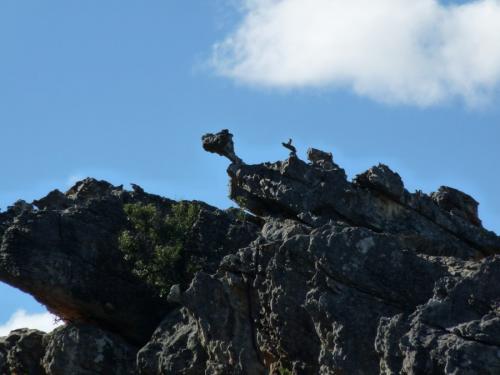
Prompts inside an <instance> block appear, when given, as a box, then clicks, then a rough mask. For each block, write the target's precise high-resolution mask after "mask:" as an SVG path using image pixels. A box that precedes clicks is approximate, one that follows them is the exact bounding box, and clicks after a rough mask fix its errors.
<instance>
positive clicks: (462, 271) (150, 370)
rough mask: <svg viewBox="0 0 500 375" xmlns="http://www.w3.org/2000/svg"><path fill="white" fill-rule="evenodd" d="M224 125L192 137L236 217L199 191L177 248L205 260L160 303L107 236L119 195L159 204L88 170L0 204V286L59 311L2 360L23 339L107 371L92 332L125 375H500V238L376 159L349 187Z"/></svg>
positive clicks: (315, 154)
mask: <svg viewBox="0 0 500 375" xmlns="http://www.w3.org/2000/svg"><path fill="white" fill-rule="evenodd" d="M229 135H230V133H229V132H221V133H217V134H215V135H214V134H210V135H208V136H207V137H204V147H205V149H207V150H208V151H210V152H215V153H218V154H220V155H223V156H226V157H229V158H230V160H231V161H232V163H231V165H230V166H229V168H228V174H229V177H230V196H231V198H232V199H233V200H234V201H235V202H237V203H238V204H239V205H240V206H241V207H243V208H244V209H245V210H246V211H247V212H248V214H246V216H244V217H243V216H242V212H241V211H237V210H226V211H221V210H217V209H215V208H213V207H210V206H208V205H204V204H203V203H201V202H199V204H200V205H201V206H202V210H201V212H200V215H199V217H198V219H197V221H196V223H195V225H194V226H193V228H192V232H191V233H190V237H189V241H187V242H186V243H185V249H184V250H185V251H186V252H187V253H188V254H189V256H190V257H192V259H193V260H194V261H195V263H196V264H197V266H199V269H200V271H199V272H197V273H196V274H195V276H194V278H193V279H192V280H185V284H186V285H184V286H183V285H177V286H175V287H173V288H172V290H171V293H170V295H169V296H170V297H169V300H170V303H168V302H165V301H164V300H156V299H155V297H154V296H153V295H151V294H148V290H147V288H145V286H144V285H143V284H141V282H140V281H138V280H136V279H134V278H132V277H131V275H130V274H129V273H127V272H128V270H127V268H126V267H125V266H124V265H123V263H122V260H121V259H120V257H119V256H118V253H117V252H116V249H115V247H114V243H113V241H112V240H110V239H111V238H113V236H116V233H117V232H118V231H119V230H121V229H123V228H124V225H125V224H124V223H123V217H122V216H121V215H122V214H121V213H120V212H121V211H122V205H123V204H124V202H136V201H141V202H153V203H154V204H156V205H157V206H158V207H163V208H162V209H165V210H166V211H168V209H169V207H170V205H171V204H172V201H169V200H167V199H163V198H160V197H156V196H153V195H149V194H147V193H145V192H144V191H143V190H142V189H140V188H139V187H138V186H135V187H134V189H133V190H134V191H133V192H128V191H125V190H123V189H122V188H120V187H113V186H111V185H109V184H107V183H105V182H98V181H95V180H86V181H84V182H82V183H79V184H77V185H76V186H75V187H74V188H72V189H71V190H70V191H69V192H67V193H64V194H63V195H61V194H62V193H61V194H60V193H57V192H56V193H54V192H53V193H51V195H50V196H49V197H47V198H46V199H42V200H40V201H37V202H35V203H36V204H37V205H39V207H40V209H39V210H36V209H35V208H34V207H33V206H32V205H30V204H28V203H26V202H22V201H20V202H17V203H16V204H15V205H14V206H13V207H12V208H11V209H9V210H8V211H7V212H4V213H0V235H2V245H1V248H0V279H2V280H5V281H7V282H10V283H11V284H13V285H15V286H18V287H21V288H23V289H24V290H27V291H28V292H30V293H32V294H33V295H34V296H35V297H36V298H38V299H39V300H40V301H42V302H44V303H46V304H47V305H48V306H49V308H51V310H53V311H55V312H56V313H59V314H60V315H62V316H63V317H66V318H67V320H70V321H72V322H71V323H70V324H69V325H68V326H67V327H65V328H63V329H59V330H57V331H56V332H54V333H52V334H49V335H46V336H43V340H38V342H41V344H40V345H39V346H37V348H38V349H37V350H38V351H37V352H36V353H39V354H36V355H35V356H33V357H30V356H28V355H24V354H23V351H24V350H25V349H23V346H22V345H21V341H20V340H17V339H16V340H17V341H16V340H13V339H10V340H13V341H12V342H14V344H11V345H10V346H8V345H6V344H5V342H6V340H9V338H7V339H5V338H4V339H0V369H1V370H2V371H8V370H5V369H6V368H8V367H6V366H11V365H10V364H9V363H11V362H12V361H11V362H9V359H8V358H10V357H9V355H10V354H9V353H11V352H13V349H12V348H16V347H19V353H20V357H19V358H28V359H29V358H31V359H29V360H27V362H26V361H25V362H26V363H27V365H33V366H39V365H40V363H41V364H42V368H43V369H44V370H43V371H47V373H50V371H56V370H53V369H56V368H57V369H58V370H57V371H65V370H66V371H87V370H88V371H95V372H94V373H103V371H107V372H105V373H111V374H113V371H116V370H114V369H111V368H109V367H96V364H95V358H96V356H97V357H99V355H100V354H99V353H101V352H102V351H99V350H97V351H96V348H99V345H97V344H96V342H97V341H96V340H102V339H103V337H104V338H107V339H105V340H104V341H105V342H106V343H108V344H109V345H108V346H106V348H108V349H109V350H104V352H105V353H104V352H103V355H104V358H105V361H104V362H103V363H110V361H112V360H115V361H117V366H124V367H122V369H123V371H124V372H122V373H127V372H126V371H128V370H130V371H135V373H138V374H147V375H155V374H158V375H159V374H220V375H225V374H251V375H253V374H256V375H260V374H262V375H264V374H278V375H283V374H295V375H299V374H311V375H316V374H321V375H327V374H328V375H339V374H347V375H374V374H384V375H389V374H391V375H392V374H394V375H396V374H407V375H410V374H411V375H420V374H422V375H427V374H438V375H439V374H448V375H452V374H453V375H457V374H466V375H469V374H471V375H472V374H500V339H499V337H500V238H499V237H498V236H497V235H496V234H495V233H493V232H491V231H488V230H487V229H485V228H483V226H482V224H481V221H480V219H479V217H478V215H477V212H478V211H477V208H478V206H477V202H476V201H475V200H474V199H473V198H472V197H470V196H469V195H467V194H465V193H463V192H460V191H458V190H456V189H452V188H449V187H442V188H440V189H439V190H438V191H437V192H436V193H433V194H431V195H427V194H423V193H422V192H418V191H417V192H415V193H410V192H408V191H407V190H406V189H405V188H404V185H403V182H402V181H401V178H400V177H399V175H398V174H397V173H395V172H393V171H391V170H390V169H389V167H387V166H385V165H381V164H380V165H378V166H375V167H372V168H370V169H369V170H368V171H366V172H364V173H362V174H360V175H358V176H357V177H356V178H355V179H354V180H353V181H349V180H348V179H347V177H346V174H345V172H344V170H343V169H342V168H340V167H339V166H338V165H336V164H335V163H334V161H333V158H332V156H331V154H330V153H327V152H324V151H320V150H316V149H311V150H310V151H309V152H308V158H309V162H305V161H302V160H300V159H299V158H298V156H296V155H293V156H292V157H290V158H288V159H286V160H283V161H278V162H275V163H262V164H257V165H246V164H243V163H240V162H237V160H236V159H234V157H233V156H231V155H234V145H233V143H232V136H231V137H229ZM221 137H222V138H224V137H225V138H224V139H222V140H221V139H220V138H221ZM232 159H234V160H232ZM70 224H71V225H70ZM61 228H62V229H61ZM61 233H62V234H61ZM61 238H62V239H64V241H63V240H62V239H61ZM42 255H43V257H42ZM83 260H85V262H84V261H83ZM87 262H90V263H91V264H92V267H88V268H86V264H87ZM110 264H113V266H112V267H111V265H110ZM60 265H62V266H63V267H60ZM80 268H83V269H84V270H87V271H84V272H80ZM68 270H73V272H69V271H68ZM75 270H79V271H78V272H76V271H75ZM42 275H45V276H43V277H42ZM111 277H113V279H110V278H111ZM110 280H115V281H114V283H112V284H110V285H112V286H113V287H112V288H111V287H110V289H107V288H106V287H102V288H98V287H97V285H96V282H98V283H99V285H104V286H105V285H108V284H106V282H109V281H110ZM124 280H132V281H131V283H130V284H128V281H127V282H125V281H124ZM35 281H41V282H42V285H47V287H45V286H35V285H39V284H35ZM127 286H128V287H127ZM127 288H130V289H127ZM100 289H101V290H100ZM112 292H114V293H116V294H117V295H118V296H120V298H117V300H112V301H111V303H112V305H113V306H114V307H115V309H114V310H106V306H107V305H106V302H108V301H110V298H113V297H111V293H112ZM141 293H142V294H141ZM54 301H57V303H54ZM73 321H75V322H76V323H73ZM18 336H19V335H18ZM75 337H77V339H75ZM18 343H19V344H18ZM64 348H69V349H68V350H63V349H64ZM79 348H83V349H81V350H80V349H79ZM68 353H75V354H74V357H71V356H68ZM99 358H101V357H99ZM131 358H132V359H131ZM20 361H21V360H20ZM85 363H87V364H90V365H91V367H90V368H91V369H89V368H86V367H84V364H85ZM134 363H135V364H134ZM56 364H57V365H56ZM51 366H52V367H51ZM92 366H94V367H92ZM103 366H107V365H104V364H103ZM68 369H69V370H68ZM78 369H80V370H78ZM104 369H105V370H104ZM53 373H54V374H56V373H57V374H59V373H62V372H53ZM75 373H78V372H75ZM81 373H82V374H86V372H81ZM88 373H89V374H90V373H92V372H88ZM42 374H43V373H42Z"/></svg>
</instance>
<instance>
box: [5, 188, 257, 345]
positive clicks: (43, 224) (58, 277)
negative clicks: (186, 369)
mask: <svg viewBox="0 0 500 375" xmlns="http://www.w3.org/2000/svg"><path fill="white" fill-rule="evenodd" d="M137 202H142V203H145V204H147V203H151V204H154V205H156V206H158V207H159V209H161V210H162V211H165V212H168V211H169V209H170V207H171V205H172V204H173V203H174V201H171V200H169V199H165V198H161V197H158V196H155V195H151V194H146V193H144V192H143V191H142V190H141V189H137V187H136V189H135V191H134V192H129V191H126V190H124V189H123V188H122V187H121V186H119V187H115V186H112V185H111V184H109V183H107V182H104V181H97V180H94V179H86V180H83V181H81V182H79V183H77V184H76V185H75V186H74V187H72V188H71V189H70V190H69V191H68V192H66V193H65V194H63V193H60V192H57V191H56V192H51V193H50V194H49V195H48V196H47V197H45V198H42V199H40V200H38V201H35V202H34V203H33V205H32V204H28V203H25V202H23V201H20V202H17V203H16V204H15V205H14V206H13V207H11V208H10V209H9V210H8V211H6V212H4V213H0V235H2V239H1V247H0V280H1V281H4V282H7V283H9V284H11V285H13V286H15V287H17V288H20V289H22V290H24V291H25V292H28V293H30V294H32V295H33V296H34V297H35V298H36V299H37V300H39V301H40V302H41V303H43V304H45V305H47V307H48V308H49V310H51V311H52V312H54V313H55V314H57V315H58V316H60V317H62V318H63V319H64V320H66V321H69V322H86V323H90V324H95V325H96V326H99V327H105V328H106V329H107V330H109V331H111V332H115V333H118V334H120V335H122V336H123V337H125V338H126V339H127V340H129V341H131V342H133V343H136V344H143V343H145V342H146V341H147V340H148V339H149V338H150V336H151V333H152V332H153V331H154V330H155V328H156V326H157V325H158V324H159V323H160V322H161V321H162V320H163V318H164V316H165V314H166V313H168V312H169V311H170V310H171V309H172V308H173V307H172V306H171V305H170V304H169V303H167V302H166V301H165V300H163V299H160V298H159V297H158V295H157V294H156V293H155V291H154V290H152V289H151V288H150V287H148V286H147V285H146V284H145V283H144V282H142V281H141V280H139V279H138V278H137V277H135V276H134V275H133V274H132V272H131V271H130V267H129V265H128V264H127V262H126V261H125V260H124V259H123V254H122V252H121V251H120V250H119V249H118V247H117V237H118V235H119V233H120V232H121V231H122V230H124V229H125V228H127V218H126V215H125V213H124V210H123V206H124V204H126V203H137ZM36 206H38V209H37V208H36ZM200 206H201V210H200V213H199V217H198V219H197V221H196V223H195V225H194V226H193V228H192V231H191V233H190V234H189V238H188V244H187V245H186V249H185V252H186V253H187V254H188V255H189V256H190V257H191V258H192V259H194V260H193V263H194V264H195V265H196V266H199V268H200V269H206V270H207V271H208V272H215V269H216V267H217V265H218V264H219V262H220V260H221V259H222V257H223V256H224V255H226V254H228V253H229V252H232V251H234V250H233V249H234V248H239V247H241V246H245V245H246V244H248V243H249V242H250V241H251V240H253V239H254V238H255V236H256V232H257V230H258V226H257V225H255V224H252V223H251V222H249V221H245V222H240V221H239V220H238V219H237V218H236V216H235V214H234V213H233V212H231V211H221V210H218V209H216V208H214V207H211V206H209V205H206V204H204V203H201V202H200Z"/></svg>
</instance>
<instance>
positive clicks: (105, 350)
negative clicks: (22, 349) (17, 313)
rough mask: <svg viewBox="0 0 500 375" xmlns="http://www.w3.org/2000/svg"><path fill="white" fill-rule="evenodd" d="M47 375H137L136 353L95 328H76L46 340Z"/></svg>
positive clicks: (128, 346)
mask: <svg viewBox="0 0 500 375" xmlns="http://www.w3.org/2000/svg"><path fill="white" fill-rule="evenodd" d="M45 341H46V349H45V354H44V356H43V359H42V363H43V368H44V370H45V374H46V375H67V374H72V375H95V374H106V375H108V374H109V375H127V374H130V375H132V374H136V371H135V352H136V349H135V348H134V347H132V346H130V345H129V344H128V343H126V342H125V341H124V340H123V339H122V338H120V337H118V336H116V335H113V334H111V333H108V332H105V331H103V330H101V329H99V328H96V327H94V326H90V325H85V324H72V325H66V326H63V327H60V328H57V329H56V330H55V331H53V332H52V333H50V334H48V335H46V336H45Z"/></svg>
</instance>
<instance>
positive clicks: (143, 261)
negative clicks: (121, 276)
mask: <svg viewBox="0 0 500 375" xmlns="http://www.w3.org/2000/svg"><path fill="white" fill-rule="evenodd" d="M124 211H125V213H126V215H127V218H128V220H129V223H130V227H129V229H127V230H124V231H123V232H122V233H121V234H120V236H119V238H118V245H119V248H120V249H121V251H122V252H123V254H124V258H125V259H126V260H127V261H128V262H130V264H131V266H132V272H133V273H134V274H135V275H137V276H138V277H140V278H141V279H143V280H145V281H146V282H147V283H148V284H150V285H151V286H153V287H154V288H156V289H157V290H158V292H159V294H160V296H162V297H163V296H166V295H167V294H168V292H169V291H170V287H171V286H172V285H174V284H177V283H183V281H185V280H186V279H187V277H188V275H189V274H191V273H193V272H194V270H193V267H191V266H190V265H189V262H187V259H186V258H187V257H186V254H185V252H184V248H185V245H186V241H187V239H188V236H189V233H190V231H191V229H192V227H193V225H194V223H195V221H196V220H197V218H198V215H199V212H200V207H199V205H198V204H196V203H190V202H179V203H176V204H173V205H172V207H171V210H170V212H169V213H168V214H164V213H162V212H161V211H160V210H159V209H158V208H157V207H156V206H155V205H153V204H143V203H134V204H126V205H125V206H124Z"/></svg>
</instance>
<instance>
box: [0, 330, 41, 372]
mask: <svg viewBox="0 0 500 375" xmlns="http://www.w3.org/2000/svg"><path fill="white" fill-rule="evenodd" d="M43 337H44V333H43V332H41V331H38V330H34V329H18V330H15V331H12V332H11V333H10V335H9V336H7V337H3V338H0V374H2V375H8V374H9V375H10V374H19V375H24V374H26V375H28V374H29V375H45V373H44V372H43V369H42V362H41V358H42V355H43V352H44V350H45V344H44V342H43Z"/></svg>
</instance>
